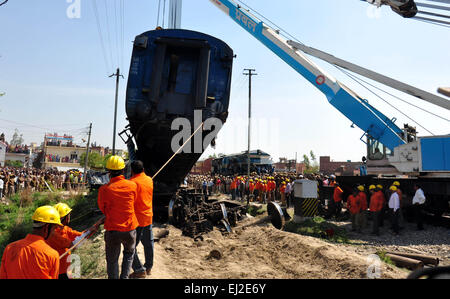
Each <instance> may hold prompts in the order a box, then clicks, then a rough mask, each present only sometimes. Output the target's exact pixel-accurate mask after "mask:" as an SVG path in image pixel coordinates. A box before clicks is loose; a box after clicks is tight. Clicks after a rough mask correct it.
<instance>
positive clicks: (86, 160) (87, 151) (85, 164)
mask: <svg viewBox="0 0 450 299" xmlns="http://www.w3.org/2000/svg"><path fill="white" fill-rule="evenodd" d="M91 132H92V123H90V124H89V135H88V142H87V145H86V157H85V159H84V174H83V182H84V186H85V187H86V186H87V177H86V174H87V166H88V161H89V145H90V144H91Z"/></svg>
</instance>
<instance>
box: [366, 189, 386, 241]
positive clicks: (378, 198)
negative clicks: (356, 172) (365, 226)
mask: <svg viewBox="0 0 450 299" xmlns="http://www.w3.org/2000/svg"><path fill="white" fill-rule="evenodd" d="M369 192H370V193H371V195H370V204H369V211H370V213H371V214H372V221H373V226H372V234H373V235H377V236H379V235H380V218H381V211H382V210H383V207H384V195H383V193H382V192H378V191H377V187H376V186H375V185H370V186H369Z"/></svg>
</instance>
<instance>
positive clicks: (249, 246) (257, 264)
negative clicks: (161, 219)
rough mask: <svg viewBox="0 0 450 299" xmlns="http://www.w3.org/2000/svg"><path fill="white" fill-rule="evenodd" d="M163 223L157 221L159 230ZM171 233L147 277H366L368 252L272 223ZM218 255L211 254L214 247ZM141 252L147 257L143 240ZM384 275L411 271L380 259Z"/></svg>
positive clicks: (161, 244) (400, 275)
mask: <svg viewBox="0 0 450 299" xmlns="http://www.w3.org/2000/svg"><path fill="white" fill-rule="evenodd" d="M160 229H162V228H160V227H155V233H157V232H158V230H160ZM167 229H169V232H170V233H169V235H168V236H167V237H165V238H163V239H161V240H159V242H156V243H155V260H154V267H153V270H152V275H151V276H149V277H148V278H149V279H152V278H153V279H165V278H168V279H171V278H178V279H189V278H190V279H207V278H212V279H214V278H220V279H243V278H253V279H257V278H269V279H270V278H287V279H295V278H337V279H346V278H367V270H368V267H369V265H370V261H369V260H368V256H367V255H366V254H361V253H357V252H356V251H355V250H354V248H352V247H351V246H348V245H337V244H331V243H328V242H325V241H323V240H320V239H316V238H312V237H307V236H301V235H296V234H292V233H288V232H283V231H279V230H277V229H275V228H274V227H272V225H266V224H262V225H258V226H251V227H247V228H245V229H236V230H235V231H234V233H233V234H230V235H222V234H221V233H220V232H219V231H213V232H211V233H209V234H207V235H205V236H204V239H203V240H202V241H194V240H193V239H192V238H189V237H185V236H182V234H181V231H180V230H179V229H177V228H175V227H173V226H171V225H168V226H167ZM212 251H216V252H215V253H217V252H218V253H219V254H218V255H214V256H213V257H211V252H212ZM138 253H139V255H140V258H141V260H142V261H144V256H143V249H142V246H139V247H138ZM380 271H381V272H380V273H381V278H405V277H406V276H407V274H408V272H405V271H404V270H400V269H398V268H393V267H391V266H389V265H386V264H384V263H381V264H380Z"/></svg>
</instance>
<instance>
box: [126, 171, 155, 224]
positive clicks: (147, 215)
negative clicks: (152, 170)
mask: <svg viewBox="0 0 450 299" xmlns="http://www.w3.org/2000/svg"><path fill="white" fill-rule="evenodd" d="M130 181H132V182H135V183H136V185H137V197H136V201H135V203H134V209H135V213H136V218H137V220H138V222H139V226H141V227H145V226H149V225H150V224H152V223H153V180H152V178H151V177H149V176H147V175H146V174H145V172H141V173H139V174H137V175H135V176H133V177H132V178H131V179H130Z"/></svg>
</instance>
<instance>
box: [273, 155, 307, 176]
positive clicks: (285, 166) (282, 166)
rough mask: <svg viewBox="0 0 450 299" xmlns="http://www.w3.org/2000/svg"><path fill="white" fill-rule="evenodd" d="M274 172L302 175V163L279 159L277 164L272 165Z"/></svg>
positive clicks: (303, 165) (303, 167) (303, 169)
mask: <svg viewBox="0 0 450 299" xmlns="http://www.w3.org/2000/svg"><path fill="white" fill-rule="evenodd" d="M273 166H274V170H275V172H291V173H295V172H297V173H298V174H303V172H304V171H305V164H304V163H297V161H296V160H288V159H286V158H280V161H279V162H276V163H273Z"/></svg>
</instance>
